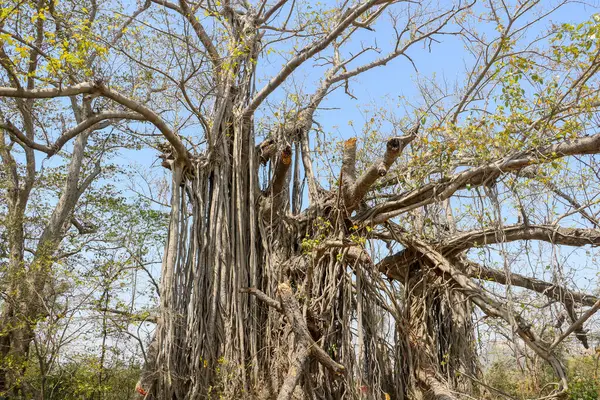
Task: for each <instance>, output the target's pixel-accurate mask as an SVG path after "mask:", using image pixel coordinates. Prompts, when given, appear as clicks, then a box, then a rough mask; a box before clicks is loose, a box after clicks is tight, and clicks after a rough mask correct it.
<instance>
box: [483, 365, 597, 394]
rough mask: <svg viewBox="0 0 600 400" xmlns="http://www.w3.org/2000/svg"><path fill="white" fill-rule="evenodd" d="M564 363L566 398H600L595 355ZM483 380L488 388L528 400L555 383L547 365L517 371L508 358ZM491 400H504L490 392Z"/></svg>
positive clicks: (488, 371)
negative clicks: (566, 383) (565, 369)
mask: <svg viewBox="0 0 600 400" xmlns="http://www.w3.org/2000/svg"><path fill="white" fill-rule="evenodd" d="M566 364H567V377H568V384H569V389H568V391H567V396H568V397H567V398H568V399H570V400H596V399H598V398H600V380H599V379H598V374H599V373H600V365H599V364H598V355H596V356H595V357H592V356H577V357H572V358H569V359H568V360H567V362H566ZM542 365H543V364H542ZM485 378H486V383H487V384H488V385H489V386H491V387H493V388H495V389H498V390H499V391H501V392H503V393H505V394H508V395H510V396H512V397H514V398H516V399H529V398H536V397H540V396H541V395H547V394H549V391H550V390H552V389H553V388H554V385H552V382H555V381H556V377H555V376H554V374H553V372H552V371H551V369H550V368H549V367H548V366H546V365H543V367H542V366H541V365H538V364H535V363H534V365H529V366H528V367H527V368H524V369H520V368H518V367H517V366H516V365H515V364H514V362H512V361H509V360H508V359H501V360H498V361H496V362H494V363H493V364H492V366H491V367H490V368H489V369H488V370H487V372H486V374H485ZM490 398H491V399H504V398H505V397H504V396H502V395H500V394H498V393H493V392H492V395H491V397H490Z"/></svg>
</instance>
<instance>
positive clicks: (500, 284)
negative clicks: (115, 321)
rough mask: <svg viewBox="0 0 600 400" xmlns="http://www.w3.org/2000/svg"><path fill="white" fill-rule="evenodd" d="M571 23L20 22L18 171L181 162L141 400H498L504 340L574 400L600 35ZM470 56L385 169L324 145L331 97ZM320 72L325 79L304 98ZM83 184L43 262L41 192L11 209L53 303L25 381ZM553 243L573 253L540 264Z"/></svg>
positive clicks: (20, 10) (555, 251)
mask: <svg viewBox="0 0 600 400" xmlns="http://www.w3.org/2000/svg"><path fill="white" fill-rule="evenodd" d="M566 5H568V2H567V1H559V2H556V3H552V4H549V3H548V2H541V1H539V0H519V1H512V2H509V1H504V0H499V1H496V0H489V1H485V2H481V4H479V3H477V4H476V3H475V2H465V1H456V2H439V3H436V2H431V3H429V2H420V1H392V0H357V1H344V2H339V3H335V4H321V3H312V2H299V1H287V0H280V1H267V0H263V1H257V2H254V3H252V2H249V1H221V2H213V1H197V2H192V1H189V0H179V1H177V2H171V1H165V0H148V1H145V2H140V3H139V4H138V5H137V6H138V7H139V8H137V9H135V10H134V9H133V6H132V5H130V4H124V5H121V4H120V3H119V2H113V1H106V2H95V1H92V2H91V4H88V2H83V1H82V2H79V1H76V0H72V1H69V2H64V3H63V2H61V3H57V2H52V1H51V2H46V1H44V0H39V1H37V2H31V1H27V2H19V3H16V4H14V5H13V6H12V8H6V11H3V14H5V15H4V16H3V17H2V18H3V22H2V24H3V25H2V35H3V36H2V38H3V40H4V44H3V49H4V50H3V51H4V53H5V55H4V56H3V55H2V54H0V60H2V64H1V65H2V66H3V67H4V75H3V80H4V84H3V87H0V96H2V97H3V99H2V107H6V110H13V111H12V112H13V114H11V116H10V117H11V120H8V121H7V122H6V123H5V124H4V125H2V128H3V138H4V145H3V147H2V149H3V154H4V156H3V157H6V160H8V162H6V161H5V165H8V166H10V165H16V162H14V161H12V160H14V159H15V157H14V156H13V158H10V157H9V156H10V152H9V150H11V149H12V148H13V147H14V146H15V145H17V146H20V147H21V148H22V149H23V151H24V152H25V157H26V158H27V159H28V160H30V161H29V164H28V165H31V163H33V162H34V161H35V152H36V151H37V152H41V153H45V154H46V155H47V156H50V157H51V156H54V155H55V154H56V150H55V149H57V148H61V146H64V145H66V144H67V143H70V142H71V141H74V144H73V154H72V155H71V161H70V162H71V165H73V163H79V164H77V165H79V166H78V167H77V168H79V169H81V168H82V167H81V165H84V164H83V157H84V156H85V155H86V152H85V151H84V147H85V145H86V143H87V142H86V141H87V140H89V139H90V138H94V139H95V138H99V139H95V140H97V141H98V142H100V141H101V138H102V137H103V136H102V135H101V134H100V135H98V136H96V135H97V134H96V133H95V130H96V128H99V127H103V126H104V125H105V122H104V121H112V123H114V121H115V120H117V121H120V125H121V126H122V128H121V131H122V132H124V133H128V134H131V135H133V136H135V137H138V138H148V137H149V136H148V135H151V136H150V141H149V142H150V143H149V144H151V145H152V146H153V147H155V148H157V149H159V150H160V151H161V154H160V158H161V160H162V165H163V166H164V167H165V168H167V169H168V170H170V174H171V179H172V183H171V187H172V196H171V204H170V209H171V215H170V224H169V231H168V235H167V238H166V246H165V251H164V256H163V257H164V258H163V264H162V272H161V280H160V289H159V291H160V312H159V315H158V316H157V319H156V320H157V326H156V331H155V337H154V339H153V340H152V342H151V344H150V345H149V348H148V349H147V351H146V366H145V368H144V371H143V372H142V376H141V379H140V381H139V383H138V385H137V387H136V393H135V395H136V396H137V397H139V398H157V399H187V398H211V397H219V396H221V397H223V398H249V397H250V398H253V397H255V398H273V397H277V398H278V399H290V398H328V399H340V398H399V399H400V398H419V396H421V395H431V396H433V397H434V398H437V399H455V398H459V397H460V394H461V393H464V394H468V395H471V396H479V397H484V396H487V395H488V391H489V390H491V389H489V385H487V384H486V383H485V382H484V377H483V375H482V374H481V371H480V361H479V355H478V349H477V339H478V338H479V336H477V335H481V330H482V329H487V330H488V331H494V333H495V334H496V335H504V336H505V338H506V340H507V343H508V345H509V346H512V348H513V350H514V351H515V353H516V354H526V355H527V356H528V357H534V358H537V359H539V360H543V361H544V362H545V363H547V365H549V366H550V368H551V369H552V371H553V374H554V379H555V382H554V384H552V385H547V386H545V387H544V388H542V389H540V390H541V391H542V392H543V393H541V395H540V397H542V396H550V397H555V398H561V397H563V398H564V397H565V396H566V395H567V390H568V385H569V377H568V376H567V372H566V371H567V370H566V368H565V365H564V362H563V360H562V359H561V358H560V357H558V355H557V352H556V348H557V346H558V345H559V344H560V343H561V342H563V341H564V340H565V339H566V338H567V337H568V336H569V335H571V334H575V336H576V337H577V338H578V339H579V340H580V341H581V343H582V344H583V345H584V346H589V343H588V342H589V340H588V337H587V332H586V330H585V329H584V328H583V324H585V323H586V321H588V319H589V318H590V317H591V316H592V315H593V314H594V313H595V312H596V311H597V310H598V309H600V301H599V299H598V298H597V297H595V296H594V295H592V294H588V293H584V292H582V291H579V290H576V289H575V288H574V287H573V285H571V284H569V282H568V276H567V275H566V274H565V272H566V271H565V267H566V266H567V263H568V260H567V259H566V258H565V257H561V256H560V254H559V252H560V249H561V248H562V247H563V246H572V247H575V248H576V249H579V248H584V247H586V246H595V245H597V244H598V243H599V242H600V230H599V229H598V225H597V224H598V221H597V218H596V215H597V212H598V207H597V196H598V193H599V190H598V189H599V188H598V183H597V179H598V173H599V172H600V171H599V168H598V165H597V162H596V160H597V156H596V155H597V154H598V153H600V134H599V133H597V132H596V128H597V126H598V124H597V118H598V114H597V113H598V108H599V107H600V101H599V100H600V99H599V92H598V83H599V82H598V79H597V74H596V73H597V71H598V69H600V46H599V44H600V17H598V16H597V15H592V14H590V20H589V21H587V22H582V23H580V24H577V25H571V24H561V25H552V26H550V27H548V26H545V27H544V25H543V24H545V23H547V21H548V19H549V16H551V15H553V13H554V12H555V11H557V10H558V9H560V8H561V7H563V6H566ZM67 21H69V24H67ZM73 21H74V22H73ZM379 31H384V32H386V31H387V32H393V35H392V36H391V37H382V36H384V35H381V34H379ZM385 36H387V35H385ZM450 39H451V40H460V41H461V43H462V45H463V46H464V49H465V56H464V58H465V63H466V64H467V71H466V76H465V77H464V79H462V80H460V81H459V82H457V83H456V87H450V86H449V85H446V84H445V83H444V82H442V81H441V80H437V79H435V77H432V78H431V79H430V80H426V79H423V77H420V78H421V79H420V80H419V81H418V82H417V84H418V88H419V89H420V93H421V96H420V98H419V99H414V100H411V101H410V102H407V104H405V107H406V108H408V109H409V111H408V112H406V113H404V114H403V115H395V113H394V112H392V110H385V109H382V108H381V107H377V109H376V110H373V111H371V113H370V116H369V117H368V118H366V122H365V125H364V128H363V133H364V135H363V136H364V140H361V146H362V147H361V148H362V149H363V151H362V152H358V151H357V147H358V145H357V143H358V141H357V138H356V137H352V138H348V139H347V140H345V141H343V143H340V144H339V145H337V146H335V145H334V143H332V142H333V141H334V140H333V137H332V135H328V134H327V133H326V132H324V131H323V129H322V128H321V127H320V125H319V124H318V119H319V116H320V113H321V111H320V108H322V107H323V105H324V104H326V103H327V97H328V95H330V94H331V93H333V92H334V91H336V90H341V89H343V90H344V91H345V93H346V94H348V95H349V96H350V97H354V95H353V92H352V87H353V85H354V83H353V81H354V80H355V79H354V78H356V77H358V76H360V75H361V74H364V73H367V72H371V71H375V70H379V69H380V68H382V67H384V66H385V65H388V64H391V63H397V62H399V60H396V59H405V60H404V61H405V62H406V63H409V64H411V63H412V65H413V66H414V67H415V68H416V69H417V72H418V65H417V63H416V62H414V60H413V58H411V52H413V51H416V49H417V48H419V46H420V47H423V46H424V47H425V48H427V49H430V50H431V51H432V52H435V50H436V49H437V48H438V47H437V45H438V43H439V42H443V41H446V40H450ZM442 45H443V43H442ZM457 56H458V55H457ZM19 57H21V58H22V59H21V58H19ZM275 57H276V58H275ZM31 59H33V60H34V61H33V62H31V61H29V62H28V61H27V60H31ZM275 59H276V60H277V61H274V60H275ZM281 61H282V62H283V65H282V66H281V67H279V66H278V65H279V64H280V62H281ZM309 63H310V64H311V65H310V67H308V64H309ZM275 66H277V67H275ZM303 68H314V71H318V72H319V76H318V78H317V79H316V82H314V81H313V82H311V83H310V84H307V85H306V86H305V87H303V88H302V90H299V89H298V88H297V86H296V87H294V86H295V85H294V84H292V82H291V78H292V76H293V74H294V72H297V71H300V70H302V69H303ZM263 74H268V75H269V79H268V80H266V81H265V82H262V81H261V78H262V77H263ZM315 75H316V74H313V75H312V76H311V79H312V78H316V77H315ZM399 78H401V77H399ZM277 96H279V99H282V98H283V100H281V102H280V103H277V102H276V100H275V99H276V98H277ZM43 99H46V100H43ZM66 100H71V101H72V102H73V103H72V104H74V105H73V106H72V108H73V110H74V111H75V117H76V118H75V122H74V123H76V124H78V125H76V127H75V128H71V129H66V128H65V129H64V130H62V132H57V131H54V132H52V133H53V134H54V136H56V135H58V136H57V138H56V139H54V141H53V140H51V139H49V136H48V135H46V134H45V132H44V130H43V129H42V127H44V126H46V125H51V122H50V121H49V122H47V123H44V122H42V121H44V120H43V119H41V118H42V117H43V116H49V115H62V108H64V104H65V101H66ZM61 105H62V106H61ZM34 106H38V107H40V109H39V111H37V112H36V113H35V115H36V118H35V119H33V118H31V112H32V111H31V110H32V108H33V107H34ZM268 106H270V107H268ZM332 106H336V104H332ZM21 109H22V110H21ZM107 110H110V111H107ZM4 112H7V111H4ZM77 113H79V116H77ZM37 115H39V117H37ZM28 118H29V122H28ZM57 118H58V117H57ZM58 119H59V118H58ZM58 119H57V120H58ZM132 120H134V121H140V122H135V123H133V122H131V121H132ZM125 122H129V123H125ZM141 122H145V123H147V124H146V125H145V126H146V127H149V128H144V127H143V126H142V123H141ZM28 124H29V125H31V128H27V126H28ZM35 126H38V127H39V129H35V128H34V127H35ZM145 129H151V131H146V130H145ZM261 133H265V134H264V135H261ZM159 138H160V139H159ZM383 138H385V139H383ZM382 142H384V144H383V145H380V144H381V143H382ZM77 160H79V161H77ZM263 166H265V168H263ZM325 167H331V168H329V169H327V168H325ZM72 168H75V167H72ZM261 169H262V171H263V173H264V175H263V177H264V178H263V179H261V178H260V174H259V171H261ZM27 171H28V172H27ZM27 171H26V172H20V171H19V170H18V169H17V168H16V167H15V168H12V170H11V169H10V168H8V171H7V174H8V176H12V177H18V176H19V173H21V174H25V176H34V175H35V171H36V169H35V168H34V167H31V166H30V168H29V169H27ZM323 171H325V172H326V173H327V175H325V176H323V174H322V172H323ZM27 174H29V175H27ZM78 174H81V173H80V172H78ZM90 174H92V175H90V176H93V172H90ZM80 178H81V177H80V175H77V176H75V177H71V178H67V179H66V183H65V185H67V186H65V189H64V190H63V191H62V196H71V197H68V198H67V199H65V200H64V201H62V200H60V201H59V202H58V203H57V204H58V206H57V210H59V211H57V213H58V215H57V216H56V217H52V218H51V219H50V223H49V225H48V226H51V227H52V228H51V229H50V228H49V229H50V231H49V233H47V234H42V235H41V236H40V239H39V240H38V243H39V244H38V247H37V250H36V251H35V257H34V258H33V259H32V261H31V262H29V260H27V263H25V259H24V257H23V256H20V255H22V254H23V251H24V250H23V249H22V248H21V247H19V245H18V243H22V242H23V240H21V239H19V238H20V237H19V236H18V235H19V234H21V236H22V235H23V234H22V232H23V229H22V228H19V229H17V228H18V227H22V226H23V216H24V215H25V214H24V212H22V210H23V209H24V205H23V204H22V203H20V199H21V197H22V196H23V195H22V193H24V192H23V191H25V192H27V191H28V190H30V189H28V185H27V183H24V184H20V183H18V182H20V181H17V180H15V178H13V181H12V183H10V185H12V186H9V187H8V188H7V193H9V195H8V198H9V201H8V209H9V212H8V214H7V215H8V216H9V217H8V220H9V223H8V224H7V226H9V227H17V228H15V229H13V228H11V229H13V230H11V231H10V232H9V233H8V235H9V244H10V246H9V249H8V253H9V255H10V262H9V264H8V265H9V269H8V271H17V272H14V274H19V273H20V274H22V275H24V276H26V277H27V282H30V283H29V284H26V285H23V284H22V281H21V280H19V279H13V280H12V281H14V282H16V283H15V285H16V287H15V288H9V290H8V291H7V292H8V293H11V297H10V298H9V299H10V301H5V303H4V306H5V308H6V312H5V314H4V315H3V317H2V318H3V319H2V321H3V323H4V326H5V328H4V329H3V335H4V336H2V337H1V338H10V340H8V339H4V340H6V343H5V344H4V346H5V347H4V348H5V349H6V350H5V352H4V353H3V354H4V359H5V360H6V356H7V355H8V354H18V355H19V357H20V358H23V357H24V355H25V354H26V352H27V348H26V346H27V345H28V344H29V343H30V341H31V335H30V332H31V329H32V327H33V326H35V324H36V323H38V322H39V321H40V320H41V319H43V318H45V315H44V314H43V313H41V312H40V311H39V310H40V307H39V305H38V302H36V301H35V298H34V299H33V301H29V300H28V301H26V299H30V298H31V295H30V294H29V293H41V291H42V289H43V288H44V286H45V284H46V282H47V279H46V277H47V276H48V273H47V271H49V270H50V269H51V268H52V265H53V258H52V257H55V254H56V249H57V248H58V245H59V243H60V241H61V238H62V237H63V236H64V231H65V229H66V226H67V222H68V221H70V219H68V218H67V217H66V216H67V215H68V216H71V215H72V212H73V211H72V210H73V207H74V206H72V204H75V203H76V200H77V198H78V196H80V194H79V195H78V193H80V192H81V191H82V190H83V189H85V186H82V185H84V183H85V182H87V180H85V179H83V178H81V179H80ZM31 179H33V178H31ZM82 179H83V183H82ZM15 182H17V183H15ZM25 182H29V181H25ZM69 184H70V185H71V186H73V185H75V187H77V189H76V190H75V189H74V191H73V190H69V188H70V187H71V186H68V185H69ZM305 187H306V188H307V192H306V193H305V192H304V188H305ZM10 196H12V197H10ZM306 202H308V204H306ZM61 204H65V205H69V207H68V208H66V209H63V208H64V207H63V206H61ZM19 207H20V208H19ZM61 207H63V208H61ZM65 207H66V206H65ZM15 210H16V211H19V212H16V211H15ZM19 216H20V217H19ZM59 217H60V218H59ZM19 218H21V219H19ZM57 218H58V220H57V221H56V223H55V219H57ZM15 221H16V222H15ZM59 228H60V229H59ZM61 229H62V230H61ZM15 238H16V239H15ZM531 241H536V242H544V243H548V244H549V245H548V247H546V248H543V247H542V248H543V249H545V250H544V251H541V252H540V255H539V258H538V259H537V260H533V259H532V258H531V257H533V256H537V253H536V252H535V251H534V250H532V248H531ZM15 246H16V247H15ZM40 246H41V247H40ZM548 249H549V251H550V253H551V254H552V255H551V256H548V255H545V254H544V252H546V251H548ZM550 253H548V254H550ZM527 257H530V258H529V259H527ZM585 257H588V259H590V260H591V259H593V255H592V254H590V255H586V254H585V250H584V251H583V252H580V253H578V255H577V257H576V258H575V259H574V260H573V261H571V262H580V260H582V259H585ZM523 259H525V260H526V261H527V262H528V263H529V264H527V269H522V270H520V271H518V272H517V270H518V266H519V264H520V263H521V262H522V261H523ZM538 260H539V261H538ZM547 260H550V261H549V262H548V263H547V264H546V265H547V266H548V268H546V265H544V264H545V263H546V261H547ZM578 260H579V261H578ZM542 263H544V264H542ZM25 264H27V268H25ZM494 264H499V266H500V268H495V265H494ZM540 266H542V268H541V271H540V270H538V268H539V267H540ZM19 271H20V272H19ZM524 271H531V274H529V275H526V274H522V273H519V272H524ZM580 271H581V272H582V273H583V268H582V269H580ZM534 272H535V274H534ZM384 278H385V279H384ZM13 293H16V294H14V296H13V295H12V294H13ZM531 293H534V294H535V297H531ZM13 298H14V299H17V300H12V299H13ZM542 298H543V299H544V300H543V302H542V301H541V300H540V299H542ZM17 305H18V307H21V308H23V310H22V311H20V312H19V313H18V314H15V312H14V311H12V310H13V309H15V307H17ZM539 308H541V309H542V310H541V312H538V311H537V310H538V309H539ZM544 309H546V310H547V311H545V310H544ZM19 310H21V309H19ZM561 315H563V316H564V317H562V322H560V323H559V322H557V321H556V319H558V317H559V316H561ZM17 316H18V317H17ZM553 317H554V318H553ZM23 318H25V321H28V322H27V323H26V324H25V327H24V328H23V327H20V326H18V325H15V323H16V322H17V321H23V320H24V319H23ZM550 318H553V319H555V320H554V321H550V320H549V319H550ZM565 323H566V325H565V326H566V327H563V325H564V324H565ZM13 337H14V339H13ZM0 372H1V371H0ZM5 375H7V374H6V373H5ZM0 377H1V375H0ZM11 379H12V380H13V381H12V382H10V384H11V385H17V384H16V383H15V382H16V381H18V374H16V375H14V374H13V375H10V376H8V375H7V377H6V378H5V381H4V382H5V383H3V385H4V386H1V385H0V390H2V389H5V388H6V387H8V386H7V385H8V384H7V383H6V382H9V381H10V380H11ZM1 382H2V381H1V380H0V383H1ZM17 386H18V385H17Z"/></svg>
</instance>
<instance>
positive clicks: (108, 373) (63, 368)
mask: <svg viewBox="0 0 600 400" xmlns="http://www.w3.org/2000/svg"><path fill="white" fill-rule="evenodd" d="M34 366H35V363H31V367H30V368H29V369H28V372H27V376H26V378H25V379H26V382H27V384H28V385H30V387H32V388H34V389H35V390H36V391H37V392H38V393H40V395H41V394H42V393H43V399H44V400H54V399H56V400H59V399H60V400H76V399H77V400H80V399H111V400H113V399H114V400H121V399H122V400H125V399H129V398H131V395H132V393H133V392H134V390H135V385H136V383H137V380H138V378H139V374H140V367H139V366H138V365H125V364H122V363H119V364H116V365H113V366H110V367H106V366H105V367H104V368H101V366H100V361H99V359H97V358H95V357H89V356H88V357H78V358H75V359H73V360H72V361H70V362H68V363H66V364H63V365H59V366H57V367H56V368H54V369H53V370H51V371H49V372H47V373H46V374H42V373H41V372H40V369H39V368H34Z"/></svg>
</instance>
